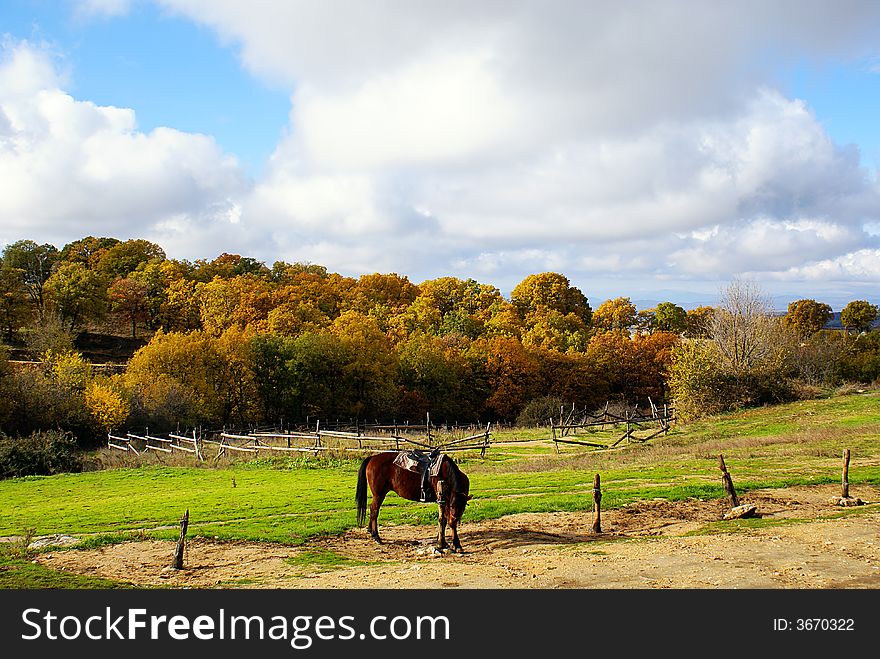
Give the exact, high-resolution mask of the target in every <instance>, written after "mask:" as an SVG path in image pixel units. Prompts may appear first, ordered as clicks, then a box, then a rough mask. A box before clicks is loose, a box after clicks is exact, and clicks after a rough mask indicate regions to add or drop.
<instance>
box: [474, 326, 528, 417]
mask: <svg viewBox="0 0 880 659" xmlns="http://www.w3.org/2000/svg"><path fill="white" fill-rule="evenodd" d="M482 349H483V350H484V351H485V369H486V377H487V384H488V388H489V391H488V396H487V398H486V402H485V409H486V411H487V412H488V413H490V414H491V415H493V416H496V417H499V418H502V419H516V418H517V417H518V416H519V414H520V412H522V410H523V408H524V407H525V406H526V404H527V403H528V402H529V401H530V400H532V399H533V398H536V397H537V396H538V395H540V393H541V391H542V388H543V387H542V383H541V382H540V381H539V374H540V364H539V363H538V361H537V360H536V359H535V357H534V356H533V355H532V354H531V353H530V352H529V351H528V350H527V349H526V348H525V346H523V344H522V343H520V342H519V341H517V340H516V339H509V338H504V337H497V338H494V339H490V340H489V341H488V342H487V343H485V344H484V347H483V348H482Z"/></svg>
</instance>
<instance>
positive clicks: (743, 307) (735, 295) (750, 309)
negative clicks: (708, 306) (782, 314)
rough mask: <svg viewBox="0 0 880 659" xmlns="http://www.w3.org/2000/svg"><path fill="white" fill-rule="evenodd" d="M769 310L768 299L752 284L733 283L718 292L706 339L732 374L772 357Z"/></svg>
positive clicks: (771, 331) (771, 323) (745, 370)
mask: <svg viewBox="0 0 880 659" xmlns="http://www.w3.org/2000/svg"><path fill="white" fill-rule="evenodd" d="M771 310H772V308H771V306H770V300H769V298H768V297H767V296H766V294H765V293H764V292H763V291H762V290H761V289H760V288H758V286H757V285H756V284H755V283H754V282H751V281H748V280H737V281H734V282H733V283H732V284H730V285H729V286H727V288H725V289H724V290H723V291H722V293H721V300H720V303H719V305H718V308H717V309H716V311H715V313H714V314H713V316H712V325H711V326H710V329H709V335H710V336H711V338H712V340H713V341H714V342H715V345H716V346H717V347H718V350H719V352H720V354H721V356H722V358H723V359H724V362H725V364H726V365H727V366H728V367H729V368H730V369H731V370H732V371H733V372H734V373H740V374H742V373H745V372H747V371H748V370H749V369H751V368H754V367H756V366H757V365H758V364H759V363H760V362H761V361H763V360H764V359H766V358H768V357H769V356H770V354H771V353H772V351H773V348H774V344H773V338H774V331H773V324H774V321H773V319H772V318H771V313H770V312H771Z"/></svg>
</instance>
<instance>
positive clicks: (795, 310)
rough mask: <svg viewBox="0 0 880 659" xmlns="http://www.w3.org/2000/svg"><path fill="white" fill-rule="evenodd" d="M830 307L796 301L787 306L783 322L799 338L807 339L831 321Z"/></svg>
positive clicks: (805, 301)
mask: <svg viewBox="0 0 880 659" xmlns="http://www.w3.org/2000/svg"><path fill="white" fill-rule="evenodd" d="M831 315H832V313H831V307H830V306H828V305H827V304H824V303H822V302H816V301H815V300H797V301H796V302H791V303H790V304H789V305H788V312H787V313H786V314H785V316H783V322H784V323H785V324H786V326H788V327H790V328H791V329H792V330H794V332H796V333H797V334H798V335H799V336H801V337H804V338H806V337H809V336H812V335H813V334H815V333H816V332H818V331H819V330H820V329H822V328H823V327H825V324H826V323H827V322H828V321H829V320H830V319H831Z"/></svg>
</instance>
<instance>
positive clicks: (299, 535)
mask: <svg viewBox="0 0 880 659" xmlns="http://www.w3.org/2000/svg"><path fill="white" fill-rule="evenodd" d="M509 432H514V431H509ZM844 448H849V449H851V450H852V454H853V459H852V466H851V469H850V482H851V484H852V485H853V486H857V485H858V484H860V483H873V484H880V393H877V392H868V393H863V394H852V395H847V396H836V397H832V398H827V399H823V400H813V401H804V402H798V403H793V404H790V405H783V406H777V407H767V408H761V409H755V410H749V411H744V412H738V413H732V414H727V415H723V416H719V417H715V418H712V419H708V420H705V421H701V422H698V423H694V424H691V425H688V426H684V427H679V428H675V429H673V431H672V432H670V434H669V435H668V436H667V437H665V438H658V439H656V440H653V441H652V442H650V443H647V444H638V445H632V446H627V447H624V448H622V449H619V450H614V451H592V450H581V449H579V448H578V447H571V446H569V447H566V448H565V449H564V450H563V451H562V452H561V453H559V454H557V453H556V452H555V450H554V449H553V446H552V444H550V445H549V446H548V445H530V444H523V445H516V446H515V447H513V449H512V450H511V449H510V448H509V447H501V446H499V447H497V448H495V447H493V448H492V449H491V450H490V452H489V454H488V457H487V458H486V459H485V460H483V459H480V458H479V456H478V455H476V454H475V455H467V454H459V455H458V456H456V457H457V459H458V460H459V462H460V464H461V466H462V468H463V469H464V470H465V472H466V473H467V474H468V475H469V477H470V480H471V492H472V494H473V495H474V499H473V501H472V502H471V504H469V507H468V510H467V512H466V515H465V521H467V520H479V519H489V518H495V517H499V516H502V515H506V514H510V513H517V512H543V511H559V510H566V511H577V510H589V509H590V507H591V505H592V497H591V489H592V476H593V474H594V473H597V472H598V473H600V474H601V476H602V483H603V500H602V501H603V507H606V508H614V507H617V506H620V505H622V504H624V503H627V502H629V501H633V500H637V499H646V498H651V499H653V498H666V499H669V500H677V499H684V498H688V497H699V498H704V499H711V498H720V497H722V496H723V491H722V488H721V483H720V478H719V472H718V468H717V460H718V454H719V453H722V452H723V454H724V456H725V461H726V462H727V465H728V468H729V469H730V471H731V473H732V474H733V477H734V482H735V484H736V487H737V490H738V491H740V492H745V491H747V490H749V489H753V488H765V487H782V486H787V485H803V484H817V483H832V482H837V481H839V478H840V455H841V452H842V450H843V449H844ZM358 464H359V463H358V461H357V460H334V461H328V460H323V461H322V460H317V459H316V460H304V459H301V458H300V459H296V460H271V461H270V460H258V461H254V462H250V463H242V464H238V465H235V466H232V467H228V468H223V469H209V468H194V467H161V466H151V467H141V468H135V469H115V470H105V471H95V472H87V473H81V474H64V475H58V476H50V477H29V478H21V479H12V480H7V481H2V482H0V501H2V510H3V514H2V515H0V536H13V535H23V534H25V533H26V532H27V533H32V534H36V535H48V534H54V533H64V534H71V535H76V536H85V537H86V538H87V545H88V546H94V545H96V544H103V543H108V542H117V541H120V540H124V539H128V538H141V537H168V538H171V537H174V536H176V534H177V526H176V525H177V521H178V520H179V518H180V516H181V515H182V513H183V511H184V510H185V509H187V508H188V509H189V510H190V534H192V535H199V536H206V537H215V538H220V539H248V540H264V541H271V542H282V543H291V544H297V543H301V542H303V541H304V540H306V539H307V538H309V537H312V536H315V535H327V534H336V533H341V532H343V531H345V530H346V529H349V528H352V527H354V526H355V509H354V489H355V481H356V475H357V467H358ZM435 518H436V509H435V507H434V506H432V505H427V506H426V505H419V504H416V503H411V502H406V501H403V500H401V499H400V498H398V497H396V496H395V495H390V496H389V497H388V499H386V503H385V505H383V508H382V513H381V516H380V524H400V523H431V522H433V521H434V519H435ZM0 585H2V582H0Z"/></svg>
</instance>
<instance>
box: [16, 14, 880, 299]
mask: <svg viewBox="0 0 880 659" xmlns="http://www.w3.org/2000/svg"><path fill="white" fill-rule="evenodd" d="M157 1H158V2H159V3H160V4H161V5H162V6H163V7H164V8H165V9H166V10H167V11H169V12H171V13H173V14H175V15H177V16H180V17H184V18H186V19H187V20H193V21H195V22H198V23H199V24H201V25H205V26H208V27H210V28H211V29H213V30H215V31H216V33H217V34H218V35H219V36H220V38H221V39H222V40H224V42H225V43H226V44H227V45H228V46H229V47H233V48H236V49H237V50H238V52H239V53H240V56H241V61H242V65H243V66H244V67H246V68H247V69H248V70H249V71H250V72H252V73H253V74H254V75H257V76H260V77H262V78H264V79H266V80H268V81H271V82H272V83H273V84H281V85H285V86H287V87H288V88H289V89H290V90H291V111H290V122H289V125H288V126H287V131H286V135H285V136H284V138H283V139H282V140H281V141H280V142H279V144H278V146H277V148H276V150H275V152H274V154H273V156H272V158H271V160H270V161H269V162H268V163H267V166H266V168H265V170H264V174H263V175H262V176H261V177H260V179H259V180H258V181H256V182H254V184H253V185H252V186H249V185H248V184H247V183H246V182H243V181H242V180H241V176H240V174H239V172H238V169H237V167H236V166H235V164H234V162H232V161H231V160H230V158H229V157H228V156H225V155H224V154H222V153H220V152H219V150H218V149H217V147H216V145H214V144H213V143H212V142H211V140H210V138H207V137H204V136H198V135H190V134H183V133H179V132H175V131H172V130H170V129H162V130H160V131H154V132H152V133H149V134H142V133H139V132H138V131H137V129H136V126H135V125H134V123H133V122H134V116H133V113H132V112H131V111H129V110H121V109H115V108H106V107H96V106H94V105H91V104H88V103H87V102H84V101H76V100H74V99H70V98H69V97H65V95H64V93H63V92H61V91H60V89H59V83H58V82H57V81H53V80H51V79H50V78H46V81H44V82H42V83H40V85H38V87H39V89H35V88H33V87H30V88H29V87H28V83H27V82H26V81H27V80H29V79H30V78H31V77H34V78H40V77H41V76H44V77H45V76H50V77H51V75H52V74H53V71H52V70H51V67H49V70H48V72H47V71H45V70H42V69H45V66H44V64H41V63H40V62H39V61H35V62H33V63H32V64H31V66H32V67H36V69H35V72H34V73H33V74H24V73H19V74H17V75H19V77H20V78H21V79H23V80H25V82H22V81H21V80H19V81H18V82H15V81H14V80H13V82H15V84H11V86H10V89H19V88H20V89H22V90H23V91H21V92H20V98H19V100H17V101H15V103H18V105H17V106H15V107H21V106H22V104H24V105H27V104H30V105H29V106H28V107H29V108H30V109H29V110H28V111H27V112H24V114H27V115H28V116H30V117H31V118H32V120H33V121H34V122H37V123H39V122H43V123H44V124H47V125H51V126H52V127H53V128H52V130H51V131H49V133H47V134H51V138H48V137H46V138H41V139H44V140H49V139H51V141H49V142H45V143H46V144H50V145H51V146H52V148H53V149H54V148H55V147H56V144H58V145H61V144H63V145H66V146H65V148H66V149H67V150H68V152H67V153H68V160H67V164H66V167H67V168H68V169H70V170H71V171H70V172H67V170H66V169H62V167H60V166H59V167H58V168H57V169H56V170H51V171H50V170H47V171H45V172H43V170H41V169H40V168H39V167H32V168H31V169H30V170H27V171H36V172H38V173H40V175H39V176H37V177H36V179H35V180H36V184H35V185H36V186H37V187H43V188H45V187H46V185H48V184H49V182H50V181H54V183H53V184H54V185H56V186H58V187H59V188H60V189H61V190H62V191H63V193H64V194H63V195H62V196H61V199H63V200H64V202H65V203H64V204H62V205H59V206H57V207H53V211H51V212H50V211H49V210H41V211H40V212H41V213H42V215H41V217H43V216H45V217H46V218H49V219H46V222H50V223H51V222H55V225H57V224H58V222H60V220H58V219H51V218H52V217H53V215H52V213H53V212H56V213H59V214H61V215H63V216H64V217H67V218H71V217H73V215H75V214H76V213H78V212H81V208H82V202H81V201H80V200H79V196H82V197H84V198H91V199H95V198H96V195H97V197H98V198H101V194H104V195H105V196H106V197H107V198H106V199H102V201H103V203H102V208H111V209H114V212H119V209H120V208H123V207H124V204H121V202H119V201H118V200H114V197H113V195H112V194H109V193H107V192H106V191H104V192H102V190H104V187H102V186H103V185H105V183H99V182H102V181H110V182H113V181H120V184H119V185H114V186H113V187H114V188H116V189H129V190H130V189H131V187H132V185H133V182H134V181H135V180H137V179H138V177H140V179H142V180H143V181H145V182H146V183H147V185H146V186H145V187H144V192H143V193H140V197H138V203H137V204H136V206H137V209H138V210H137V212H134V213H133V218H134V219H133V220H132V222H133V224H132V227H133V228H132V231H135V230H136V229H137V228H138V227H145V228H148V229H149V230H150V231H153V233H154V235H160V234H161V235H164V236H166V238H167V240H168V241H169V243H170V244H168V248H169V252H170V253H174V252H175V250H176V249H180V250H181V251H184V250H188V249H191V248H194V247H195V248H200V249H197V251H196V253H192V252H189V253H185V254H181V255H183V256H188V257H193V256H210V254H208V255H206V254H205V248H206V246H207V245H217V246H220V245H221V244H222V245H223V248H222V249H224V250H228V251H240V252H242V253H244V252H246V251H248V250H250V251H249V252H248V253H250V254H252V255H254V256H257V257H259V258H263V259H265V260H267V261H271V260H274V259H276V258H281V259H285V260H308V261H312V262H320V263H323V264H325V265H327V266H328V267H330V268H333V269H336V270H339V271H342V272H346V273H349V274H358V273H360V272H367V271H375V270H384V271H397V272H402V273H405V274H409V275H410V276H411V278H413V279H416V280H419V279H422V278H427V277H432V276H439V275H442V274H455V275H458V276H476V277H481V276H482V277H485V278H486V279H488V280H490V281H492V283H495V284H498V285H499V286H501V287H502V288H506V289H509V288H511V287H512V286H513V285H514V284H515V283H516V282H517V281H518V280H519V279H521V278H522V277H523V276H525V275H527V274H529V273H530V272H534V271H537V270H541V269H554V270H560V271H563V272H565V274H567V275H568V276H569V277H570V278H571V279H572V280H573V281H575V283H577V284H578V285H580V286H581V288H583V289H584V290H585V291H587V292H588V290H589V288H590V286H591V282H595V281H598V280H600V279H602V278H618V279H620V278H624V277H626V278H629V279H630V280H632V281H637V280H642V281H648V280H673V279H679V280H683V281H690V282H693V283H694V284H695V285H696V284H698V283H700V282H705V281H708V280H713V281H715V280H723V279H725V278H730V277H732V276H734V275H736V274H739V273H744V272H752V273H762V276H763V277H764V278H765V279H766V280H767V281H779V282H783V281H786V282H796V281H808V282H809V283H810V285H811V286H815V285H820V284H821V282H822V277H814V276H813V275H812V274H811V273H814V272H818V271H822V268H825V269H826V271H827V269H828V268H831V269H833V268H834V267H838V266H839V267H840V268H842V270H841V271H842V272H843V271H845V272H849V273H851V276H852V277H859V276H864V277H870V278H872V280H873V281H878V280H880V277H877V275H876V272H875V271H874V270H871V269H870V268H868V267H862V266H860V265H858V264H860V263H862V262H863V261H864V260H865V259H867V258H868V257H869V256H870V255H871V254H872V253H874V252H873V250H875V249H876V248H877V246H878V235H877V233H878V232H877V231H876V227H877V226H878V223H880V190H878V181H877V175H876V172H873V171H870V170H868V169H867V168H866V167H865V166H864V165H863V163H862V161H861V158H860V153H859V151H858V148H857V147H856V146H854V145H840V144H836V143H834V141H833V140H832V139H831V138H830V137H829V135H828V133H827V132H826V131H825V129H824V128H823V126H822V125H821V123H820V122H819V121H818V120H817V118H816V117H815V115H814V114H813V112H812V111H811V109H810V107H809V105H808V103H807V102H805V101H803V100H799V99H794V98H789V97H787V96H785V95H784V94H783V93H782V92H781V91H780V90H779V89H778V88H777V86H776V85H775V80H774V78H773V76H774V75H775V74H776V73H777V72H778V71H779V70H782V69H784V68H785V67H786V66H789V65H791V64H792V63H794V62H796V61H797V62H800V61H804V60H809V61H815V62H822V61H832V60H833V61H844V60H847V59H853V60H855V59H858V61H862V62H864V61H866V59H867V60H869V61H875V60H876V56H877V52H876V46H875V43H876V40H875V39H874V37H875V35H876V31H877V27H878V24H880V5H878V4H877V3H875V2H861V1H858V0H849V1H847V2H841V3H834V5H833V6H832V5H830V4H828V3H820V2H815V3H813V2H807V3H804V2H777V3H766V2H758V1H754V2H751V1H746V2H738V3H733V4H728V5H717V4H715V5H709V4H703V3H692V2H666V3H655V2H647V1H646V2H634V3H627V4H626V5H625V6H622V5H615V4H613V3H601V4H596V3H571V2H549V3H548V2H535V1H532V0H505V1H504V2H501V1H500V0H499V1H497V2H495V1H489V2H480V3H473V2H465V1H464V0H445V1H444V2H439V1H437V2H419V3H412V2H409V1H407V0H388V1H387V2H382V3H357V2H348V1H344V0H327V1H326V2H321V3H314V2H307V1H305V0H302V1H300V0H291V2H285V3H277V2H272V1H270V0H251V1H250V2H248V3H241V2H237V1H234V0H157ZM871 58H874V59H871ZM37 59H39V58H37ZM23 67H24V64H21V65H20V66H19V68H18V70H19V72H20V71H23V70H24V68H23ZM41 67H42V68H41ZM37 69H39V70H37ZM10 75H12V73H10ZM0 93H5V92H0ZM15 93H19V92H15ZM47 93H48V94H49V95H50V96H53V100H51V102H49V101H41V102H40V103H37V101H36V100H35V99H37V98H39V97H40V96H41V95H43V96H45V95H46V94H47ZM7 96H8V97H9V98H12V97H13V96H14V93H13V92H12V91H10V92H8V93H6V96H4V98H6V97H7ZM16 98H18V97H16ZM64 98H66V99H67V100H64ZM8 103H13V101H12V100H10V101H8ZM53 103H54V104H55V105H56V106H57V109H56V110H55V111H52V110H51V108H50V106H51V105H52V104H53ZM65 103H66V105H65ZM5 107H6V106H4V108H5ZM10 107H12V106H10ZM4 111H5V110H4ZM7 114H8V113H7ZM9 125H12V124H10V122H9V119H8V117H5V115H3V114H0V135H3V136H5V135H6V134H7V133H8V132H9V129H8V128H7V126H9ZM34 130H36V129H34ZM65 131H66V133H67V134H68V135H69V139H67V140H66V141H65V139H62V134H63V133H65ZM99 136H100V137H99ZM0 139H5V138H4V137H0ZM5 143H6V142H3V144H5ZM39 144H40V141H39V140H37V141H36V142H34V144H31V146H29V147H28V148H26V149H25V153H27V154H28V157H36V156H35V155H34V154H36V153H37V152H38V150H39V149H38V147H39ZM4 148H5V147H4ZM130 149H141V153H142V155H141V156H140V157H139V160H140V161H142V162H143V163H144V167H143V168H142V170H141V169H139V168H132V167H130V166H129V167H127V166H126V165H130V164H131V162H133V161H129V162H127V163H126V162H122V160H123V158H122V156H121V155H120V154H121V153H123V152H128V151H129V150H130ZM60 152H61V154H62V155H64V154H65V150H64V149H61V150H60ZM93 154H94V155H93ZM165 156H170V160H172V161H173V163H172V165H171V168H172V169H171V173H172V174H173V175H168V176H163V175H162V174H163V172H164V173H166V174H167V173H168V172H165V171H164V167H163V166H162V163H163V158H164V157H165ZM74 162H76V163H77V165H76V166H75V167H74V166H73V163H74ZM181 170H184V172H181ZM19 171H25V170H19ZM181 174H183V175H181ZM30 176H31V175H30V174H28V177H30ZM53 177H56V179H57V180H54V179H53ZM25 184H26V182H25V181H22V182H21V185H22V186H23V187H22V190H24V189H25V188H26V185H25ZM163 186H164V187H163ZM132 194H135V193H133V192H132ZM22 195H23V193H21V192H20V193H19V194H18V197H17V198H18V199H19V202H20V204H21V212H24V209H26V208H28V207H29V204H30V205H36V206H37V207H39V205H38V204H37V201H36V200H35V198H25V197H23V196H22ZM2 203H3V202H0V208H2ZM7 203H12V202H7ZM114 203H116V205H115V206H114ZM71 209H72V210H71ZM0 212H4V213H6V215H5V216H7V217H8V216H10V214H9V212H8V211H0ZM102 213H103V211H101V212H99V213H98V217H99V218H100V217H102ZM111 214H112V213H111ZM204 218H210V219H209V220H208V221H207V223H206V222H205V220H204ZM71 221H72V220H71ZM89 232H91V231H89ZM80 233H82V231H80ZM224 241H225V242H224ZM236 241H237V242H236ZM866 255H867V256H866ZM811 264H812V265H811ZM822 264H837V266H833V265H822ZM841 276H842V275H841ZM799 278H800V279H799Z"/></svg>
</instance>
